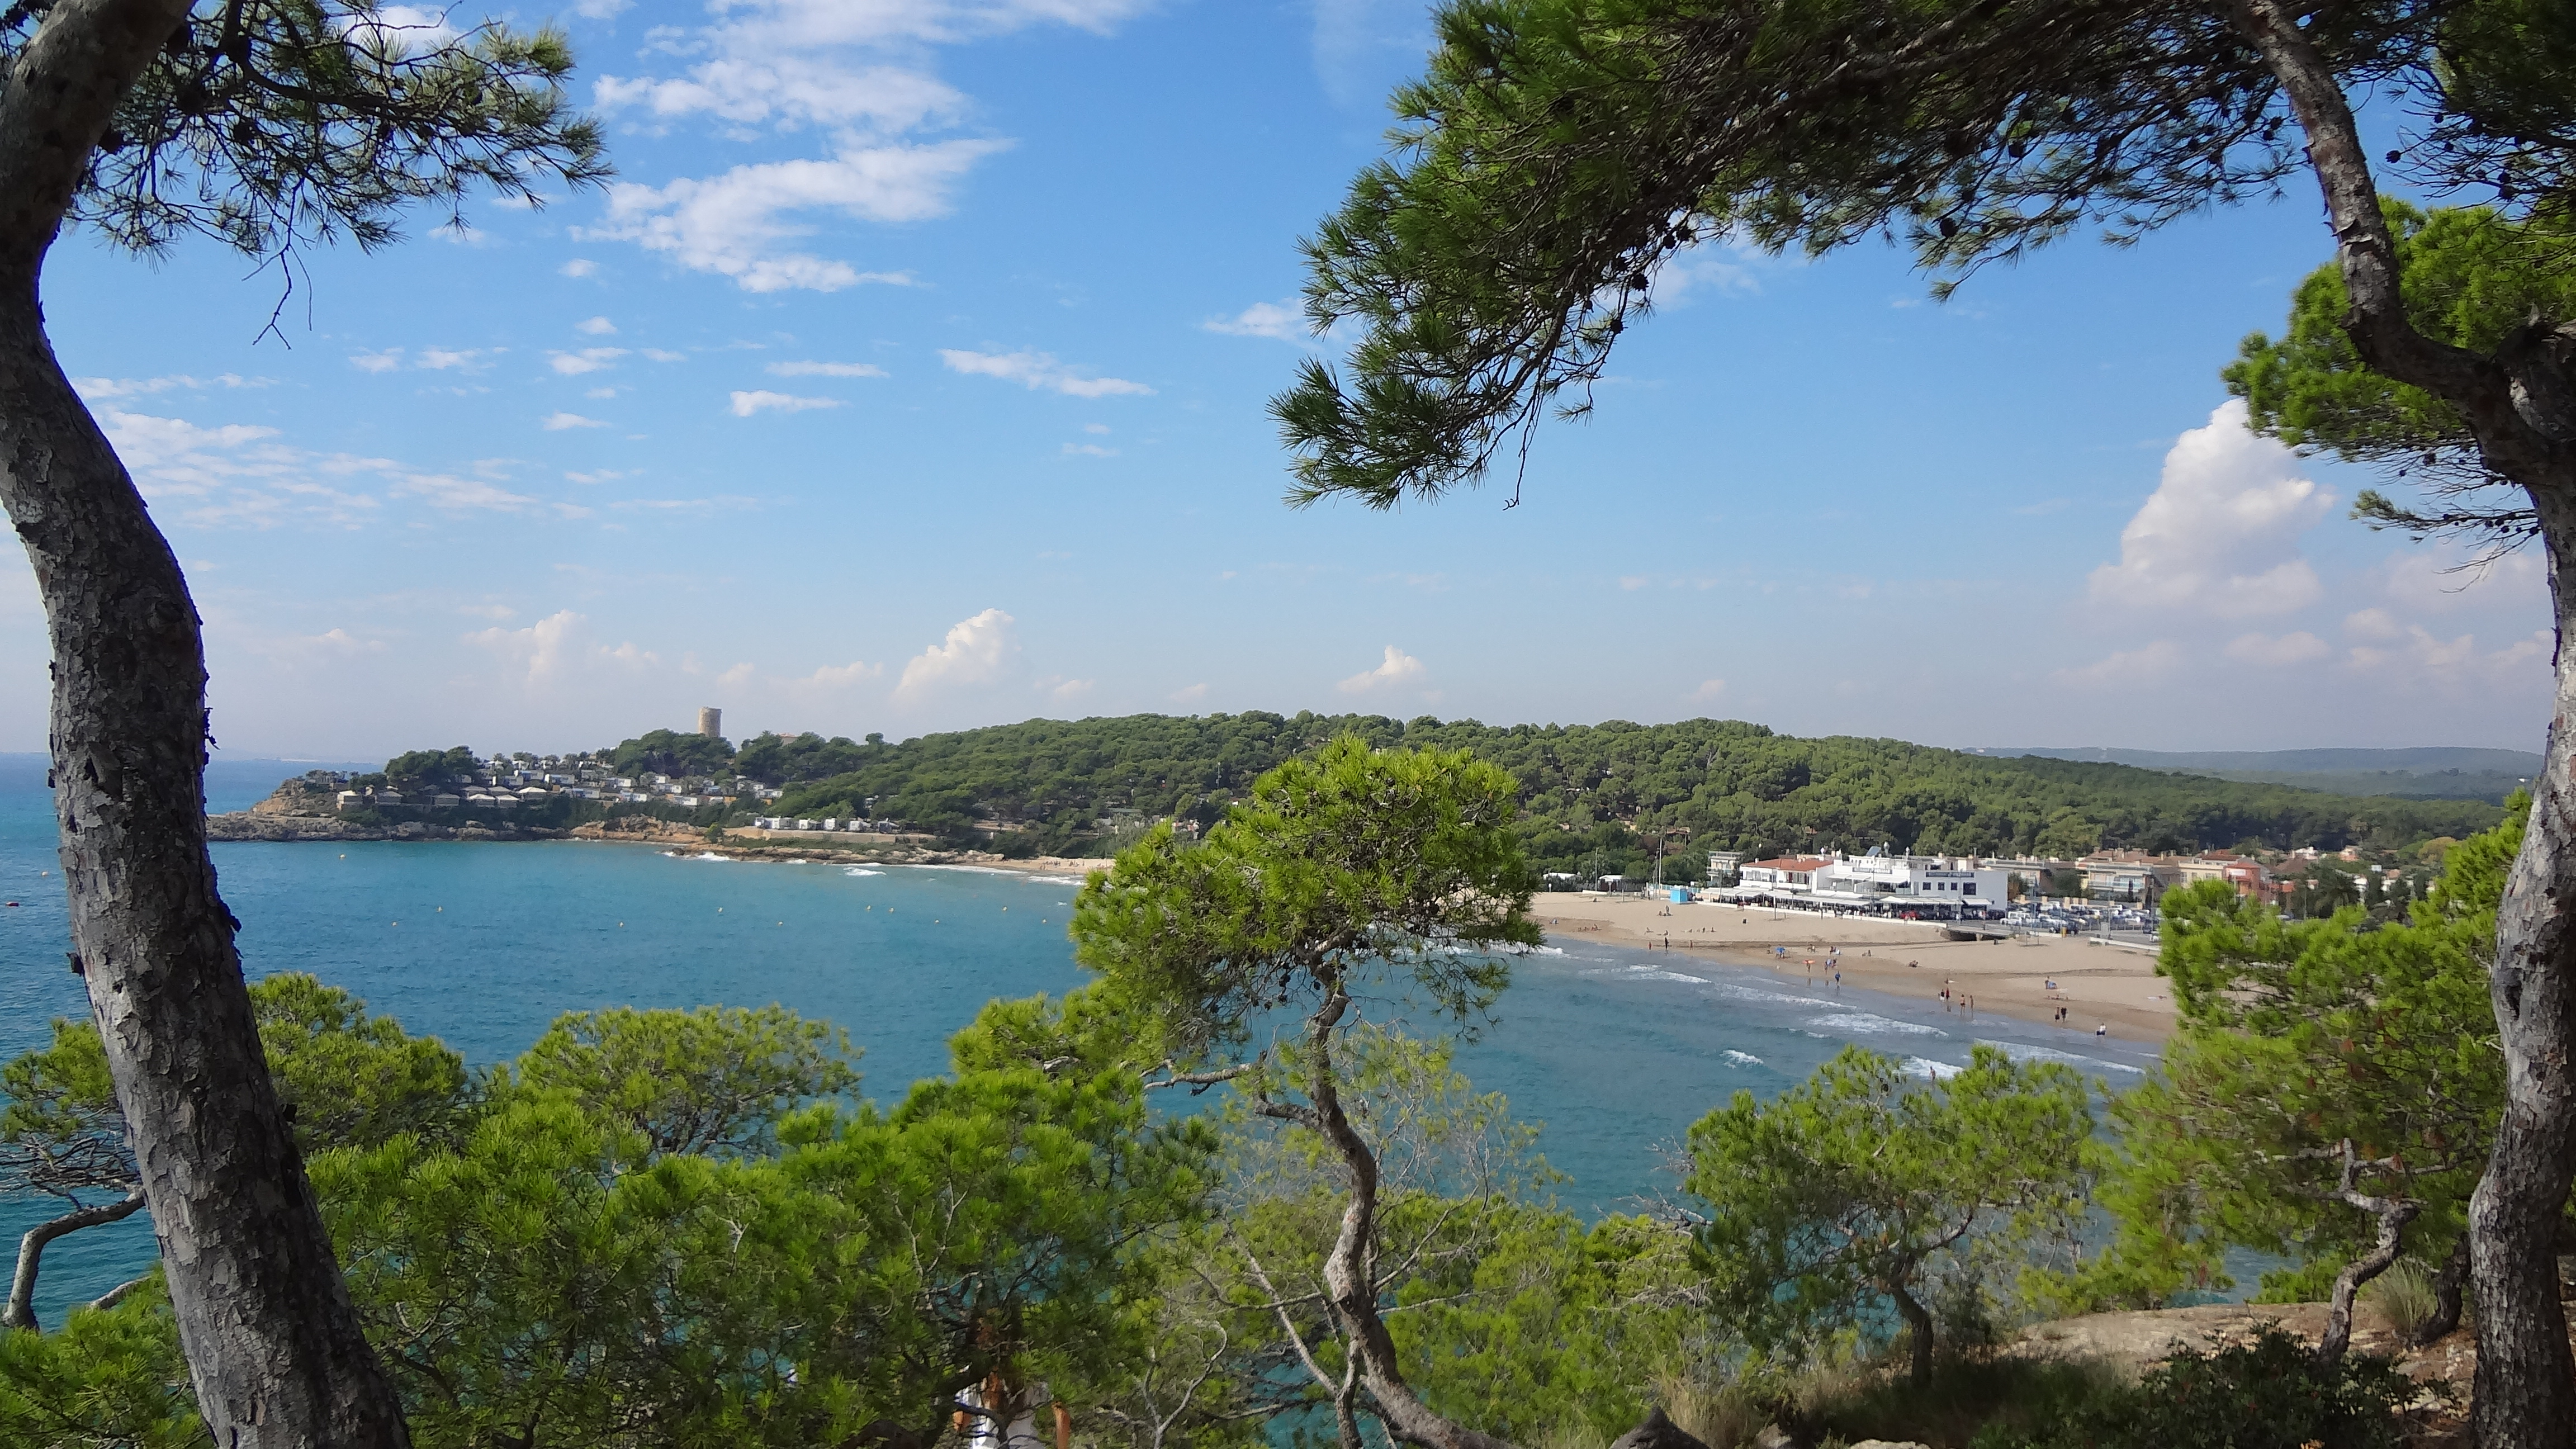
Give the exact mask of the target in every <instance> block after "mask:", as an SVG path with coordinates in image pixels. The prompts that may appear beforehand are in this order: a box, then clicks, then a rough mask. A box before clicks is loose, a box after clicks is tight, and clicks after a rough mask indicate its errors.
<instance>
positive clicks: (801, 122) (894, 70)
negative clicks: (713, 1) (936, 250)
mask: <svg viewBox="0 0 2576 1449" xmlns="http://www.w3.org/2000/svg"><path fill="white" fill-rule="evenodd" d="M598 94H599V108H600V109H601V110H602V111H606V112H612V113H613V112H616V111H620V110H626V109H629V108H635V109H641V110H645V111H649V112H651V113H652V114H653V115H655V116H657V117H660V118H663V119H666V120H667V119H671V118H676V117H680V116H692V115H712V116H716V117H718V118H720V119H723V120H727V121H733V122H736V123H739V124H745V125H748V124H754V123H758V122H763V121H776V122H778V123H779V125H780V127H781V128H782V129H789V130H793V129H796V128H799V127H802V126H807V125H818V126H833V127H844V128H853V129H859V130H865V131H873V132H879V133H892V132H901V131H910V130H914V129H917V128H919V127H921V126H923V125H926V124H930V123H934V122H937V123H946V122H949V121H953V120H955V119H956V117H957V116H958V114H959V113H960V112H961V111H963V110H964V108H965V103H966V98H965V97H964V96H962V95H959V94H958V93H957V92H956V91H954V90H951V89H950V88H949V87H948V86H947V85H946V84H944V83H942V82H941V81H939V80H938V79H936V78H935V77H932V76H928V75H924V74H922V73H920V72H918V71H912V70H905V69H902V68H900V67H896V66H888V65H879V66H869V67H866V68H864V69H852V68H850V67H847V66H844V65H842V64H840V63H839V62H837V61H835V60H832V59H829V58H826V57H821V56H817V55H813V54H811V53H808V54H802V55H796V54H779V55H767V56H760V57H756V58H755V57H751V56H742V55H727V56H720V57H718V58H716V59H713V60H709V61H706V62H704V63H702V64H700V65H697V66H695V67H693V68H691V69H690V71H689V73H688V74H687V75H686V76H685V77H674V78H671V79H666V80H641V79H639V80H624V79H620V78H619V77H616V76H604V77H602V78H601V80H600V82H599V93H598Z"/></svg>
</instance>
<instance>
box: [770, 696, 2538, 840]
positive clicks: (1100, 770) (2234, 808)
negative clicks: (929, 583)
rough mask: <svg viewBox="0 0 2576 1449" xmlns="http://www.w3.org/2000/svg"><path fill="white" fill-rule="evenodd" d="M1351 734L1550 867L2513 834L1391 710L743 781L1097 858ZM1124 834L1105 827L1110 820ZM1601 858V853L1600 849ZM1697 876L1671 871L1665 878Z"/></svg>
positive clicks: (941, 741) (1153, 724) (2146, 784)
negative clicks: (1499, 809)
mask: <svg viewBox="0 0 2576 1449" xmlns="http://www.w3.org/2000/svg"><path fill="white" fill-rule="evenodd" d="M1344 732H1353V733H1357V734H1360V735H1362V736H1364V737H1366V738H1367V739H1369V740H1370V741H1371V742H1373V743H1376V744H1381V745H1392V744H1399V743H1400V744H1407V745H1415V746H1436V747H1439V748H1444V749H1446V748H1455V747H1459V746H1466V747H1469V748H1472V749H1474V750H1475V751H1476V753H1477V754H1479V755H1481V756H1483V757H1484V758H1486V759H1490V760H1493V761H1495V762H1497V763H1499V764H1501V765H1503V766H1505V767H1506V768H1508V769H1510V770H1511V771H1512V772H1513V773H1514V774H1516V775H1517V776H1518V777H1519V778H1520V781H1521V787H1522V790H1523V803H1524V806H1525V809H1526V811H1527V814H1526V817H1525V818H1524V820H1523V822H1522V826H1521V829H1522V831H1523V834H1524V835H1525V836H1526V838H1527V841H1528V845H1529V850H1530V854H1531V856H1532V858H1533V859H1534V860H1535V861H1536V862H1538V863H1539V864H1540V865H1541V866H1542V867H1543V868H1546V869H1552V870H1571V869H1579V868H1588V869H1597V870H1599V871H1602V872H1619V871H1623V870H1626V871H1635V870H1637V869H1639V868H1641V866H1642V865H1643V864H1644V862H1645V861H1647V860H1648V859H1649V858H1650V853H1651V849H1652V846H1651V841H1652V840H1653V839H1654V833H1655V832H1658V831H1663V830H1667V829H1671V828H1676V827H1678V828H1684V829H1687V830H1688V831H1689V832H1690V833H1689V835H1688V836H1687V837H1682V836H1673V837H1670V838H1671V839H1672V840H1673V841H1674V846H1673V849H1674V850H1675V852H1676V856H1677V862H1686V861H1690V860H1702V861H1704V860H1705V852H1706V851H1709V850H1745V851H1756V852H1765V853H1767V852H1773V851H1780V850H1792V849H1808V848H1813V849H1826V848H1833V847H1841V848H1844V849H1850V850H1860V849H1866V848H1867V847H1869V846H1872V845H1881V844H1885V845H1893V846H1898V847H1909V848H1915V849H1920V850H1924V851H1936V852H1953V853H1963V854H1967V853H1973V854H2024V853H2036V854H2045V855H2060V856H2073V855H2080V854H2083V853H2085V852H2087V851H2090V850H2093V849H2095V848H2097V847H2104V846H2110V847H2136V848H2140V849H2147V850H2155V851H2175V850H2184V851H2187V850H2198V849H2208V848H2213V847H2221V846H2235V845H2240V844H2260V845H2264V846H2268V847H2272V848H2275V849H2284V848H2288V847H2291V846H2297V845H2317V846H2322V847H2326V848H2329V849H2332V848H2338V847H2341V846H2344V845H2348V844H2368V845H2372V846H2378V847H2387V848H2395V847H2400V846H2405V845H2411V844H2413V843H2415V842H2417V841H2421V840H2424V839H2427V838H2430V837H2432V836H2437V835H2454V836H2458V835H2466V834H2468V833H2470V832H2471V831H2474V830H2477V829H2480V828H2482V827H2484V826H2486V825H2489V824H2491V823H2493V822H2494V821H2495V820H2496V818H2497V817H2498V815H2499V813H2500V812H2499V811H2498V810H2497V808H2496V807H2495V806H2493V805H2489V804H2486V803H2484V802H2480V801H2470V800H2400V799H2391V798H2386V797H2377V798H2368V797H2344V796H2332V795H2323V794H2318V793H2316V792H2313V791H2306V790H2296V789H2289V788H2286V787H2283V786H2278V785H2266V784H2250V783H2236V782H2230V781H2223V780H2215V779H2209V778H2205V777H2198V776H2189V775H2176V774H2171V773H2166V772H2162V771H2157V770H2148V769H2139V768H2136V767H2132V766H2126V765H2113V764H2091V763H2082V762H2076V761H2066V760H2053V759H2043V758H2033V757H2025V758H2015V759H1999V758H1993V757H1988V756H1981V755H1975V754H1969V753H1965V752H1962V751H1958V750H1942V749H1932V748H1929V747H1926V746H1922V745H1911V744H1906V743H1904V742H1903V741H1899V740H1877V739H1857V738H1849V737H1835V738H1827V739H1796V738H1791V737H1789V736H1784V735H1777V734H1774V733H1772V732H1771V731H1770V730H1769V729H1766V728H1764V727H1763V726H1760V725H1752V724H1744V723H1740V722H1735V721H1721V720H1687V721H1683V722H1681V723H1678V724H1667V725H1633V724H1627V723H1624V722H1619V721H1613V722H1610V723H1607V724H1601V725H1574V726H1560V725H1511V726H1490V725H1484V724H1479V723H1477V722H1476V721H1474V720H1455V721H1449V722H1443V721H1440V720H1436V719H1431V718H1428V717H1424V718H1420V719H1416V720H1412V721H1410V722H1406V721H1399V720H1393V719H1388V718H1385V717H1383V716H1377V715H1338V716H1327V715H1317V714H1312V713H1300V714H1298V715H1295V716H1281V715H1275V714H1262V713H1252V714H1238V715H1204V716H1196V717H1186V718H1176V717H1171V716H1164V715H1130V716H1126V717H1123V718H1116V719H1086V720H1075V721H1061V720H1029V721H1026V722H1024V723H1021V724H1014V725H998V726H994V727H991V728H987V729H977V730H966V731H962V732H959V733H955V734H936V735H924V736H922V737H920V738H918V739H912V740H906V741H903V742H902V743H900V744H896V743H888V742H885V741H883V740H881V739H877V738H874V737H872V738H871V739H870V740H869V741H868V742H865V743H858V742H853V741H849V740H829V741H827V740H821V739H817V738H815V737H813V736H810V735H809V736H805V737H802V738H801V739H797V740H792V741H781V740H779V739H777V738H776V737H774V736H762V737H760V738H758V739H755V740H753V741H751V742H750V743H748V744H746V745H745V746H744V747H743V749H742V751H741V753H740V754H739V755H737V756H736V758H735V768H736V769H738V770H740V771H741V772H742V773H744V774H746V775H749V776H751V777H752V778H755V779H760V780H763V781H764V782H766V783H770V784H779V785H786V786H789V787H790V788H789V789H788V791H787V793H786V795H785V797H784V798H783V799H782V800H781V801H780V803H779V805H778V806H777V807H775V808H776V809H777V810H778V811H780V812H781V813H786V814H791V815H804V816H826V815H842V816H850V815H866V816H869V817H872V818H879V819H885V818H891V819H896V820H901V821H903V822H904V823H905V824H906V825H907V826H909V827H910V828H913V829H917V830H927V831H931V832H933V833H936V834H939V835H942V836H946V837H950V838H954V839H957V840H959V841H961V842H963V841H965V840H968V839H971V838H974V837H976V835H977V834H978V832H977V825H978V822H983V823H985V824H986V825H988V826H990V825H994V824H998V825H999V826H1000V827H1001V830H1000V833H999V834H998V836H996V837H995V839H996V844H997V847H998V848H1000V849H1002V850H1004V851H1006V852H1008V853H1013V854H1084V853H1089V852H1094V851H1097V850H1099V849H1101V848H1102V847H1103V846H1104V844H1105V843H1106V842H1107V841H1109V840H1112V839H1114V838H1116V837H1117V836H1118V835H1119V834H1121V833H1123V832H1122V826H1125V825H1126V824H1128V823H1130V822H1134V821H1141V820H1150V819H1153V818H1155V817H1159V816H1165V815H1171V816H1179V817H1182V818H1185V819H1196V820H1201V821H1212V820H1214V819H1216V818H1218V817H1219V816H1220V815H1221V814H1222V813H1223V811H1224V808H1225V805H1226V802H1227V801H1229V800H1230V799H1232V798H1234V797H1235V796H1236V795H1238V794H1240V793H1241V792H1242V791H1243V790H1244V789H1245V788H1246V787H1247V786H1249V785H1250V784H1251V782H1252V780H1253V779H1254V778H1255V777H1256V776H1258V775H1260V774H1261V773H1262V772H1263V771H1265V770H1267V769H1269V768H1270V767H1271V766H1273V765H1276V764H1278V763H1279V762H1280V761H1282V760H1284V759H1287V758H1288V757H1289V756H1291V755H1294V754H1297V753H1299V752H1301V751H1305V750H1309V749H1312V748H1314V747H1316V746H1318V745H1320V744H1322V743H1323V742H1325V741H1326V740H1329V739H1331V738H1333V737H1334V736H1336V735H1339V734H1342V733H1344ZM1103 822H1107V824H1106V826H1105V827H1104V825H1103ZM1596 852H1597V853H1598V854H1597V855H1596ZM1680 874H1683V872H1676V871H1674V870H1672V869H1669V868H1668V869H1667V872H1666V875H1667V878H1679V875H1680Z"/></svg>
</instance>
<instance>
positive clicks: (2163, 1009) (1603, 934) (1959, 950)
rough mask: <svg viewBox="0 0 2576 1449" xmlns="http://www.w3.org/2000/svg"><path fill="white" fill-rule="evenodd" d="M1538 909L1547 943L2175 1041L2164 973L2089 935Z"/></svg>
mask: <svg viewBox="0 0 2576 1449" xmlns="http://www.w3.org/2000/svg"><path fill="white" fill-rule="evenodd" d="M1530 910H1531V914H1532V915H1533V916H1535V917H1536V918H1537V920H1538V922H1539V924H1540V925H1541V926H1542V927H1544V928H1545V929H1546V931H1547V933H1548V935H1550V936H1551V937H1560V938H1564V939H1568V940H1577V939H1580V940H1594V941H1609V942H1612V943H1614V944H1616V945H1622V946H1641V947H1646V948H1649V949H1653V950H1663V949H1666V948H1667V947H1669V949H1671V950H1674V951H1688V952H1702V953H1706V954H1709V955H1713V956H1717V957H1719V958H1721V959H1724V960H1726V961H1729V962H1733V963H1736V964H1739V965H1746V966H1757V967H1760V968H1762V969H1765V970H1768V971H1771V972H1773V973H1775V974H1777V975H1780V976H1783V977H1790V978H1796V979H1800V980H1805V979H1809V978H1813V979H1816V980H1819V981H1823V980H1828V979H1830V978H1831V974H1832V972H1833V971H1834V970H1835V969H1836V968H1837V967H1839V969H1840V970H1841V971H1842V976H1843V982H1844V984H1846V985H1849V986H1861V987H1867V988H1868V989H1870V990H1872V991H1884V992H1887V993H1889V994H1890V995H1895V996H1911V997H1918V998H1924V999H1930V1000H1935V1001H1937V1000H1938V999H1939V997H1940V995H1941V991H1942V989H1943V988H1944V987H1947V988H1948V989H1949V990H1950V991H1951V993H1952V1000H1953V1001H1954V1002H1956V1003H1958V1004H1957V1005H1956V1006H1955V1007H1954V1008H1953V1009H1955V1010H1961V1011H1966V1010H1969V1009H1970V1003H1971V1002H1972V1003H1973V1009H1974V1011H1975V1012H1976V1013H1977V1014H1980V1015H1982V1014H1986V1013H2001V1014H2004V1015H2008V1016H2013V1017H2018V1018H2020V1019H2021V1020H2023V1021H2036V1022H2043V1023H2046V1022H2054V1021H2055V1020H2056V1019H2057V1013H2058V1011H2059V1010H2060V1009H2061V1008H2062V1009H2064V1010H2065V1011H2066V1022H2065V1024H2066V1025H2067V1026H2069V1027H2071V1028H2074V1029H2076V1030H2079V1031H2083V1032H2087V1033H2089V1032H2091V1031H2092V1030H2093V1029H2094V1028H2095V1027H2096V1026H2108V1027H2109V1028H2110V1035H2112V1036H2114V1037H2117V1038H2119V1039H2120V1040H2122V1041H2128V1042H2156V1043H2161V1042H2163V1041H2164V1039H2165V1038H2166V1037H2168V1036H2171V1035H2172V1034H2173V1028H2174V1009H2173V993H2172V991H2171V989H2170V988H2169V987H2168V986H2167V985H2166V983H2165V980H2164V978H2162V977H2160V976H2158V975H2156V958H2155V955H2154V953H2153V952H2150V951H2144V950H2139V949H2137V948H2134V947H2129V946H2105V945H2094V944H2091V943H2089V942H2087V941H2085V940H2084V939H2082V938H2081V937H2074V938H2068V937H2032V936H2020V937H2014V938H2012V939H2010V940H2005V941H1951V940H1948V939H1945V938H1944V937H1943V936H1942V934H1941V928H1940V927H1939V926H1937V925H1934V924H1932V923H1929V922H1921V921H1887V920H1869V919H1860V918H1856V917H1848V916H1845V917H1836V916H1820V915H1810V914H1808V913H1805V912H1801V911H1766V910H1760V909H1747V908H1744V907H1741V906H1732V905H1718V904H1713V903H1701V902H1690V903H1687V904H1679V905H1676V904H1671V903H1668V902H1664V901H1653V900H1636V899H1625V898H1623V899H1613V898H1611V897H1607V896H1593V895H1574V894H1554V893H1551V894H1542V895H1540V896H1538V897H1536V898H1535V899H1534V900H1533V901H1532V902H1531V905H1530ZM1836 947H1840V948H1841V949H1840V950H1839V951H1837V950H1835V948H1836ZM1775 948H1777V950H1778V951H1785V952H1786V954H1785V955H1781V954H1776V953H1775ZM1810 963H1812V964H1810ZM1963 998H1964V999H1963Z"/></svg>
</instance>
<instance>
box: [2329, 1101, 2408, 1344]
mask: <svg viewBox="0 0 2576 1449" xmlns="http://www.w3.org/2000/svg"><path fill="white" fill-rule="evenodd" d="M2358 1170H2359V1163H2358V1162H2357V1160H2356V1159H2355V1156H2354V1153H2353V1150H2352V1142H2351V1139H2349V1138H2347V1139H2345V1141H2344V1144H2343V1181H2342V1182H2341V1183H2340V1184H2339V1185H2338V1187H2337V1190H2336V1192H2335V1196H2336V1197H2338V1198H2340V1199H2342V1200H2343V1202H2344V1203H2345V1204H2346V1205H2347V1206H2350V1207H2356V1208H2359V1209H2360V1210H2362V1211H2363V1212H2366V1213H2368V1214H2370V1215H2371V1217H2373V1218H2374V1219H2376V1220H2378V1223H2379V1236H2378V1238H2377V1240H2376V1241H2374V1242H2373V1243H2372V1244H2371V1247H2370V1251H2369V1252H2367V1253H2364V1254H2363V1255H2361V1256H2360V1257H2358V1258H2355V1259H2353V1260H2352V1261H2351V1262H2349V1263H2346V1264H2344V1265H2343V1271H2342V1272H2340V1273H2337V1274H2335V1281H2334V1292H2333V1293H2332V1294H2331V1295H2330V1296H2329V1297H2328V1298H2327V1300H2326V1331H2325V1333H2324V1334H2323V1335H2322V1336H2321V1337H2320V1338H2319V1339H2318V1340H2317V1362H2319V1363H2322V1364H2338V1363H2341V1362H2343V1356H2344V1354H2345V1353H2347V1352H2348V1351H2350V1350H2351V1348H2352V1304H2353V1300H2354V1299H2355V1298H2358V1297H2359V1296H2360V1295H2361V1285H2363V1284H2364V1283H2367V1282H2369V1281H2370V1280H2371V1279H2373V1278H2376V1277H2378V1276H2379V1275H2380V1274H2382V1273H2385V1272H2387V1271H2388V1265H2389V1264H2391V1263H2394V1262H2396V1261H2397V1254H2398V1251H2399V1248H2400V1245H2401V1240H2402V1239H2403V1238H2404V1237H2405V1235H2406V1225H2407V1224H2408V1223H2411V1222H2413V1221H2415V1218H2416V1215H2417V1214H2419V1213H2421V1212H2423V1211H2424V1205H2423V1204H2422V1203H2420V1202H2416V1201H2414V1200H2413V1199H2411V1198H2402V1197H2372V1196H2371V1195H2370V1194H2368V1193H2366V1192H2363V1191H2362V1190H2361V1189H2360V1188H2359V1187H2357V1186H2356V1185H2355V1182H2354V1180H2355V1178H2356V1176H2357V1175H2358Z"/></svg>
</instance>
